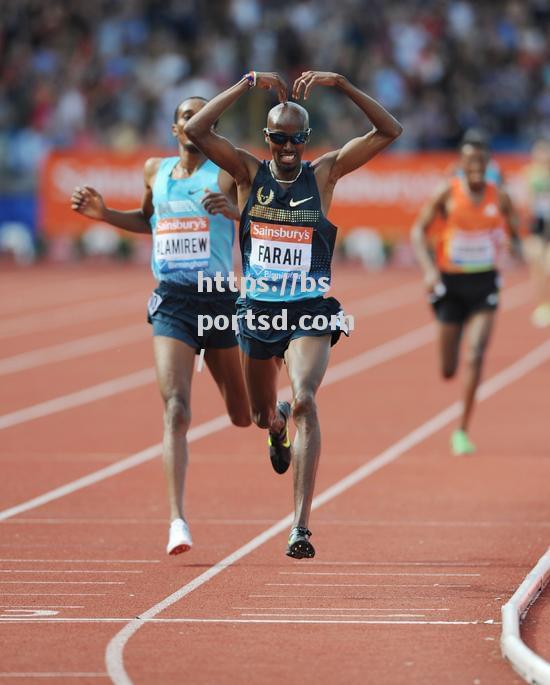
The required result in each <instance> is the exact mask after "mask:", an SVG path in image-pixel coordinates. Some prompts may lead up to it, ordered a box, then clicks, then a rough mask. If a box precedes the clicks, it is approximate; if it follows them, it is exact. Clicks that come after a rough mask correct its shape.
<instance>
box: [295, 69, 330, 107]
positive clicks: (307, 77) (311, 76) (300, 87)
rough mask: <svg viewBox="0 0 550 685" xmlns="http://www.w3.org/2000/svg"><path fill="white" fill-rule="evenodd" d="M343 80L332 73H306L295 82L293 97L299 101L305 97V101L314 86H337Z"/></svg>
mask: <svg viewBox="0 0 550 685" xmlns="http://www.w3.org/2000/svg"><path fill="white" fill-rule="evenodd" d="M341 80H342V76H340V74H335V73H334V72H332V71H304V72H302V75H301V76H299V77H298V78H297V79H296V81H294V86H293V87H292V97H293V98H294V100H298V99H299V98H300V97H301V95H303V97H304V100H307V99H308V96H309V94H310V92H311V89H312V88H313V87H314V86H336V85H338V83H339V82H340V81H341Z"/></svg>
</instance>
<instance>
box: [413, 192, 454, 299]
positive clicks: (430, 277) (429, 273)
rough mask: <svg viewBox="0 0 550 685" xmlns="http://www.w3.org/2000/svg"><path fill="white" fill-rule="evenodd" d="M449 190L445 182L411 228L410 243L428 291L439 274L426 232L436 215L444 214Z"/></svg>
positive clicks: (438, 277)
mask: <svg viewBox="0 0 550 685" xmlns="http://www.w3.org/2000/svg"><path fill="white" fill-rule="evenodd" d="M449 190H450V189H449V184H448V183H445V185H444V186H442V187H441V188H440V189H439V190H438V191H437V193H436V194H435V195H434V197H433V198H432V199H431V200H429V201H428V202H427V204H425V205H424V207H422V209H421V210H420V214H419V215H418V218H417V219H416V221H415V222H414V224H413V227H412V229H411V243H412V246H413V250H414V254H415V256H416V259H417V261H418V263H419V264H420V267H421V268H422V271H423V273H424V282H425V284H426V288H427V289H428V290H430V291H431V290H433V289H434V287H435V286H436V284H437V283H439V282H440V281H441V276H440V274H439V270H438V268H437V266H436V265H435V262H434V260H433V257H432V255H431V252H430V249H429V246H428V240H427V236H426V234H427V232H428V229H429V228H430V226H431V225H432V224H433V222H434V221H435V219H436V217H437V215H438V214H439V215H442V216H444V215H445V204H446V202H447V198H448V196H449Z"/></svg>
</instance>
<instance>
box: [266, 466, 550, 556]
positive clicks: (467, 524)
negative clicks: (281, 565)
mask: <svg viewBox="0 0 550 685" xmlns="http://www.w3.org/2000/svg"><path fill="white" fill-rule="evenodd" d="M522 457H523V458H524V459H525V458H528V457H529V454H525V453H522ZM270 523H271V521H270ZM315 525H316V526H319V525H325V526H389V527H392V526H399V527H402V526H411V527H430V528H502V527H505V526H514V527H517V526H521V527H522V528H549V527H550V521H511V520H510V521H414V520H411V519H409V520H407V521H403V520H398V519H396V520H393V521H375V520H373V519H365V520H364V521H357V520H356V521H346V520H345V519H340V520H338V519H332V520H330V521H319V522H317V523H316V524H315ZM310 563H311V562H310ZM308 565H310V564H308Z"/></svg>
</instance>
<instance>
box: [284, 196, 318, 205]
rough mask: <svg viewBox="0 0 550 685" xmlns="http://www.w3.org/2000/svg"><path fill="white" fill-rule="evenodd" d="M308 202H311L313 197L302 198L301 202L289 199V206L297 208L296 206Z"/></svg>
mask: <svg viewBox="0 0 550 685" xmlns="http://www.w3.org/2000/svg"><path fill="white" fill-rule="evenodd" d="M308 200H313V195H312V196H311V197H304V199H303V200H294V199H291V200H290V202H289V204H290V206H291V207H297V206H298V205H301V204H303V203H304V202H307V201H308Z"/></svg>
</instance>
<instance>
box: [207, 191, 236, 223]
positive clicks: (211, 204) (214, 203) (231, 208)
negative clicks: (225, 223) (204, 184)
mask: <svg viewBox="0 0 550 685" xmlns="http://www.w3.org/2000/svg"><path fill="white" fill-rule="evenodd" d="M201 203H202V206H203V207H204V208H205V209H206V211H207V212H208V213H209V214H222V215H223V216H225V217H227V218H228V219H239V218H240V214H239V210H238V209H237V208H236V207H235V205H234V204H233V203H232V202H231V201H230V200H228V199H227V197H226V196H225V195H224V194H223V193H214V192H213V191H211V190H208V188H205V192H204V197H203V198H202V200H201Z"/></svg>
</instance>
